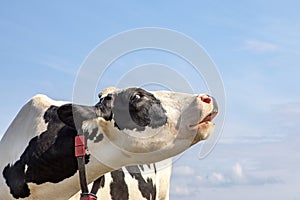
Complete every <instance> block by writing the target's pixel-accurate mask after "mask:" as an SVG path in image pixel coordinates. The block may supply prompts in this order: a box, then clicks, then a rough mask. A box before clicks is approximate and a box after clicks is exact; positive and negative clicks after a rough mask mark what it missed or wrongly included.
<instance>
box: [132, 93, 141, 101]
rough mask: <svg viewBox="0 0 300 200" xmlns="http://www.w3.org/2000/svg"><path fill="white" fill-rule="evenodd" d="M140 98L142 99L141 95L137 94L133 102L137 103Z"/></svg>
mask: <svg viewBox="0 0 300 200" xmlns="http://www.w3.org/2000/svg"><path fill="white" fill-rule="evenodd" d="M140 98H141V95H139V94H136V95H134V96H133V98H132V100H134V101H136V100H139V99H140Z"/></svg>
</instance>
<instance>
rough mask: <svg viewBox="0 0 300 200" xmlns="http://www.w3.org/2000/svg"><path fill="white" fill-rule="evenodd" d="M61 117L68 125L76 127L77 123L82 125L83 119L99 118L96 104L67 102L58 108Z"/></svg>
mask: <svg viewBox="0 0 300 200" xmlns="http://www.w3.org/2000/svg"><path fill="white" fill-rule="evenodd" d="M57 114H58V117H59V119H60V120H61V121H62V122H63V123H65V124H66V125H67V126H70V127H73V128H75V129H76V126H75V124H76V125H77V126H78V125H79V126H81V125H82V122H83V121H86V120H90V119H94V118H97V114H96V108H95V107H94V106H82V105H76V104H65V105H62V106H60V107H59V108H58V109H57Z"/></svg>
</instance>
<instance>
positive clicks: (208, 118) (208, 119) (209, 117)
mask: <svg viewBox="0 0 300 200" xmlns="http://www.w3.org/2000/svg"><path fill="white" fill-rule="evenodd" d="M217 114H218V111H214V112H212V113H209V114H208V115H207V116H206V117H204V118H203V119H202V120H201V121H200V122H198V123H196V124H193V125H190V128H191V129H194V128H197V127H198V126H199V125H202V124H210V123H213V122H212V120H213V119H214V118H215V117H216V115H217Z"/></svg>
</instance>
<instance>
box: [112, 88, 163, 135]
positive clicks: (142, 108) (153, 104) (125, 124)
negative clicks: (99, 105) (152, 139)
mask: <svg viewBox="0 0 300 200" xmlns="http://www.w3.org/2000/svg"><path fill="white" fill-rule="evenodd" d="M112 98H113V107H112V112H113V118H114V120H115V126H116V127H118V128H119V129H120V130H123V129H130V130H133V129H137V130H138V131H143V130H145V127H146V126H149V127H152V128H157V127H160V126H162V125H164V124H166V122H167V116H166V114H165V113H166V111H165V110H164V108H163V107H162V105H161V102H160V101H159V100H158V99H156V98H155V97H154V95H153V94H151V93H149V92H147V91H145V90H143V89H141V88H129V89H126V90H124V91H121V92H119V93H116V94H115V95H114V96H113V97H112Z"/></svg>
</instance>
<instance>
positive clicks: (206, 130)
mask: <svg viewBox="0 0 300 200" xmlns="http://www.w3.org/2000/svg"><path fill="white" fill-rule="evenodd" d="M214 128H215V124H214V123H212V122H203V123H200V124H198V125H196V126H194V127H192V128H191V130H194V131H196V134H195V137H194V140H193V142H192V144H191V146H192V145H194V144H197V143H198V142H200V141H201V140H206V139H207V138H208V137H209V136H210V135H211V134H212V133H213V131H214Z"/></svg>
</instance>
